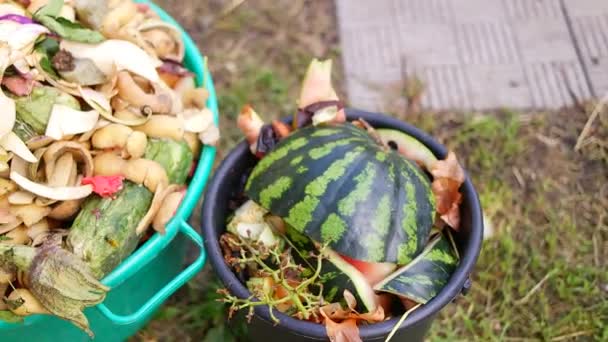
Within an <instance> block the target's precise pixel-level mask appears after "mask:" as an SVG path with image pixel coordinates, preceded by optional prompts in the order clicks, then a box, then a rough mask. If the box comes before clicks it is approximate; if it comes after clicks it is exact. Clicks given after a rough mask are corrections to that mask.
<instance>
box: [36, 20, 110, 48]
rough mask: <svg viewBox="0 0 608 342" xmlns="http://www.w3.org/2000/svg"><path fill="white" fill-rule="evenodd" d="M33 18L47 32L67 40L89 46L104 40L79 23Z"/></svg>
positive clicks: (98, 34) (99, 34)
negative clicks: (49, 31)
mask: <svg viewBox="0 0 608 342" xmlns="http://www.w3.org/2000/svg"><path fill="white" fill-rule="evenodd" d="M34 17H35V19H36V20H38V21H39V22H40V23H42V25H44V26H46V27H47V28H48V29H49V30H51V31H53V32H55V33H56V34H58V35H60V36H61V37H62V38H64V39H67V40H71V41H75V42H80V43H89V44H95V43H100V42H102V41H104V40H105V38H104V36H103V35H102V34H101V33H99V32H97V31H93V30H90V29H88V28H86V27H84V26H82V25H80V24H79V23H75V22H72V21H69V20H67V19H65V18H61V17H52V16H49V15H35V16H34Z"/></svg>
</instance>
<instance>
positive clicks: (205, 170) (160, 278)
mask: <svg viewBox="0 0 608 342" xmlns="http://www.w3.org/2000/svg"><path fill="white" fill-rule="evenodd" d="M137 2H141V3H146V4H149V5H150V6H151V8H152V9H154V10H155V11H156V12H157V13H158V14H159V15H160V16H161V18H162V19H163V20H165V21H167V22H170V23H172V24H175V25H177V26H179V25H178V24H177V22H176V21H175V20H174V19H173V18H171V17H170V16H169V15H168V14H167V13H165V12H164V11H163V10H162V9H160V8H159V7H158V6H156V5H154V4H152V3H150V2H149V1H146V0H141V1H137ZM179 27H180V28H181V26H179ZM182 35H183V39H184V43H185V47H186V57H185V64H186V67H187V68H188V69H190V70H191V71H193V72H194V73H195V74H196V78H197V83H198V85H204V86H205V87H206V88H207V90H208V91H209V99H208V100H207V106H208V107H209V109H210V110H211V111H212V112H213V116H214V121H215V123H216V124H217V123H218V120H219V117H218V108H217V98H216V95H215V89H214V87H213V81H212V79H211V75H210V74H209V73H208V70H207V69H206V68H205V65H204V62H203V58H202V56H201V54H200V53H199V51H198V48H197V47H196V44H195V43H194V42H193V41H192V39H191V38H190V36H188V34H187V33H186V32H185V31H184V30H183V28H182ZM215 152H216V151H215V148H214V147H210V146H204V147H203V149H202V151H201V155H200V158H199V161H198V166H197V169H196V172H195V173H194V176H193V178H192V180H191V182H190V185H189V187H188V190H187V192H186V196H185V197H184V200H183V201H182V204H181V206H180V208H179V209H178V211H177V213H176V215H175V217H174V218H173V219H172V220H171V221H170V222H169V224H168V226H167V232H166V233H165V234H164V235H161V234H158V233H157V234H154V236H152V238H150V239H149V240H148V241H147V242H146V243H145V244H143V245H142V246H141V247H140V248H139V249H138V250H137V251H136V252H135V253H134V254H133V255H131V256H130V257H129V258H128V259H127V260H125V261H124V262H123V263H122V264H121V265H120V266H119V267H117V268H116V269H115V270H114V271H113V272H112V273H111V274H109V275H108V276H107V277H105V278H104V279H103V280H102V282H103V283H104V284H105V285H107V286H109V287H110V288H111V291H110V292H109V294H108V296H107V298H106V300H105V301H104V302H103V303H102V304H100V305H98V306H96V307H92V308H88V309H87V310H85V314H86V316H87V318H88V319H89V323H90V324H91V330H92V331H93V332H94V333H95V339H94V341H95V342H97V341H100V342H105V341H108V342H117V341H124V340H126V339H128V338H129V337H131V336H133V335H134V334H135V333H137V331H138V330H140V329H141V328H142V327H143V326H144V325H145V324H146V323H147V322H148V321H149V320H150V319H151V318H152V316H153V314H154V313H155V312H156V311H157V310H158V308H159V307H160V306H161V305H162V304H163V303H164V302H165V301H166V300H167V299H168V298H169V297H170V296H171V295H172V294H173V293H175V291H177V290H178V289H179V288H180V287H182V286H183V285H184V284H185V283H187V282H188V281H189V280H190V279H192V277H194V275H196V273H198V272H199V271H200V270H201V269H202V267H203V266H204V264H205V261H206V256H207V255H206V253H205V249H204V247H203V240H202V238H201V236H200V234H199V233H197V232H196V231H195V230H194V229H193V228H192V227H190V226H189V225H188V223H187V221H188V218H189V217H190V215H191V213H192V210H194V207H195V206H196V204H197V201H198V199H199V197H200V196H201V193H202V192H203V189H204V188H205V184H206V183H207V179H208V178H209V174H210V173H211V169H212V167H213V161H214V159H215ZM189 244H194V245H195V246H197V248H198V249H199V250H200V254H199V256H198V257H197V258H196V260H195V261H194V262H193V263H192V264H190V265H189V266H187V267H186V268H185V269H184V268H183V267H184V258H185V255H186V250H187V248H188V245H189ZM90 340H91V339H90V338H89V336H88V335H86V334H85V333H84V332H82V331H81V330H79V329H78V328H76V327H74V326H73V325H72V324H71V323H68V322H66V321H63V320H61V319H59V318H56V317H52V316H48V315H35V316H30V317H27V318H26V319H25V321H24V322H23V323H20V324H9V323H4V322H0V341H2V342H13V341H18V342H23V341H36V342H45V341H49V342H51V341H53V342H56V341H69V342H73V341H74V342H75V341H90Z"/></svg>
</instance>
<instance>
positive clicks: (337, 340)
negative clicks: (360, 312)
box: [321, 310, 362, 342]
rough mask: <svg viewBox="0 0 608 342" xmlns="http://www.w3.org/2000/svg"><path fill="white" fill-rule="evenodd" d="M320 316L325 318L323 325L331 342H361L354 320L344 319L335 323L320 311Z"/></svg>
mask: <svg viewBox="0 0 608 342" xmlns="http://www.w3.org/2000/svg"><path fill="white" fill-rule="evenodd" d="M321 315H322V316H323V317H324V318H325V320H324V321H323V324H324V325H325V330H326V331H327V337H329V340H330V341H331V342H362V340H361V336H360V335H359V327H358V326H357V321H356V320H355V319H346V320H344V321H342V322H340V323H337V322H335V321H333V320H332V319H331V318H329V317H328V316H327V315H326V314H325V311H324V310H321Z"/></svg>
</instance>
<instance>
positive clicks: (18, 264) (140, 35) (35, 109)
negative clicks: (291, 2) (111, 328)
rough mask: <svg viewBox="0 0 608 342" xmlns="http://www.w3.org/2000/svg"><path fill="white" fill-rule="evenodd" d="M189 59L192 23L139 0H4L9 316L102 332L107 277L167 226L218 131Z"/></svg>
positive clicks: (3, 253)
mask: <svg viewBox="0 0 608 342" xmlns="http://www.w3.org/2000/svg"><path fill="white" fill-rule="evenodd" d="M184 56H185V47H184V42H183V41H182V35H181V31H180V29H179V28H177V27H174V26H173V25H171V24H167V23H166V22H164V21H162V20H161V19H160V17H159V16H158V15H157V14H156V13H155V12H154V11H153V10H152V9H150V8H149V7H148V6H145V5H141V4H136V3H135V2H133V1H130V0H129V1H118V0H75V1H69V2H64V1H63V0H49V1H31V2H30V1H23V2H5V3H3V4H2V5H1V6H0V81H1V82H0V84H1V88H0V111H2V113H1V117H2V120H0V321H6V322H11V323H13V322H20V321H22V319H23V317H25V316H29V315H33V314H51V315H55V316H57V317H60V318H63V319H66V320H68V321H70V322H72V323H73V324H75V325H76V326H78V327H79V328H81V329H82V330H84V331H85V332H87V333H88V334H89V335H91V336H93V332H92V331H91V330H90V329H89V323H88V320H87V318H86V317H85V315H84V314H83V313H82V311H83V310H84V308H86V307H89V306H94V305H97V304H99V303H101V302H102V301H103V300H104V298H105V296H106V293H107V292H108V291H109V290H110V289H109V288H107V287H106V286H104V285H102V284H101V282H100V280H101V279H103V278H104V277H105V276H106V275H107V274H108V273H109V272H111V271H112V270H114V269H115V268H116V267H117V266H118V265H119V264H120V263H121V262H122V261H123V260H124V259H125V258H126V257H128V256H129V255H131V254H132V253H133V252H134V251H135V250H136V249H137V247H138V246H139V245H140V244H141V243H142V242H143V241H145V240H146V239H147V238H148V237H149V236H150V234H152V232H150V231H151V230H153V231H154V232H159V233H161V234H163V233H164V232H165V226H166V224H167V223H168V222H169V220H170V219H171V218H172V217H173V215H174V214H175V212H176V210H177V208H178V206H179V205H180V203H181V200H182V198H183V196H184V193H185V191H184V189H185V186H186V184H187V182H188V180H189V178H190V177H191V176H192V175H191V169H192V168H193V165H195V162H196V159H197V157H198V155H199V154H200V149H201V148H202V145H215V144H216V143H217V141H218V140H219V130H218V127H217V126H216V125H215V123H214V122H213V114H212V113H211V111H210V110H209V109H208V108H206V102H207V98H208V95H209V94H208V92H207V90H206V89H205V88H204V87H198V86H197V85H196V81H195V75H194V74H193V73H192V72H190V71H188V70H187V69H186V68H185V67H184V65H183V62H184V61H183V60H184ZM205 67H206V66H205ZM150 228H152V229H150ZM59 270H61V272H59Z"/></svg>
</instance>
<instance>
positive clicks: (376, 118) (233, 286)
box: [201, 108, 483, 340]
mask: <svg viewBox="0 0 608 342" xmlns="http://www.w3.org/2000/svg"><path fill="white" fill-rule="evenodd" d="M346 115H347V118H348V120H354V119H358V118H363V119H365V120H366V121H368V122H370V124H372V125H374V126H377V127H382V128H392V129H397V130H399V131H402V132H404V133H407V134H409V135H411V136H413V137H414V138H416V139H418V140H419V141H420V142H422V143H423V144H424V145H425V146H427V147H428V148H429V149H430V150H431V151H432V152H433V153H434V154H435V155H436V156H437V157H439V158H444V157H445V156H446V155H447V152H448V151H447V149H446V147H445V146H443V145H442V144H440V143H439V142H438V141H437V140H435V139H434V138H433V137H431V136H430V135H428V134H427V133H425V132H423V131H422V130H420V129H419V128H417V127H414V126H413V125H410V124H408V123H406V122H403V121H400V120H398V119H395V118H393V117H390V116H388V115H386V114H382V113H374V112H368V111H362V110H358V109H353V108H347V109H346ZM289 120H290V119H286V120H285V121H289ZM247 154H250V152H249V146H248V144H247V142H246V141H244V140H243V141H241V143H239V144H238V145H237V146H236V147H235V148H234V149H233V150H231V151H230V153H229V154H228V155H227V156H226V158H225V159H224V160H223V162H222V163H221V164H220V166H219V167H218V168H217V169H216V171H215V174H214V176H213V178H212V179H211V181H210V182H209V184H208V187H207V191H206V193H205V197H204V202H203V211H202V215H201V225H202V229H203V235H204V236H205V247H206V249H207V253H208V260H209V261H210V262H211V264H212V266H213V269H214V271H215V273H216V274H217V275H218V276H219V278H220V279H221V281H222V283H223V284H224V286H226V288H227V289H228V290H229V291H230V292H231V293H232V294H234V295H236V296H237V297H239V298H248V297H250V296H251V294H250V292H249V290H248V289H247V287H246V286H245V285H244V284H242V283H241V281H240V280H239V279H238V278H237V277H236V275H235V274H234V272H233V271H232V270H231V269H230V268H229V267H228V265H226V263H225V262H224V259H223V256H222V252H221V249H220V246H219V236H218V234H217V232H216V229H215V228H216V227H215V225H214V223H213V222H214V221H215V216H216V215H218V213H217V212H216V210H215V209H214V208H215V205H216V203H217V196H218V194H219V193H221V192H222V191H226V189H220V188H219V185H220V183H222V181H221V179H222V178H223V177H226V176H227V175H231V177H235V175H234V173H235V170H234V165H235V163H236V162H237V161H238V160H240V159H241V158H245V156H247ZM238 175H239V173H238V171H237V177H238ZM465 177H466V178H465V182H464V183H463V186H462V187H461V191H462V193H463V204H462V207H465V206H468V207H469V208H470V215H471V224H470V225H471V226H470V232H469V235H468V236H467V237H466V239H465V240H466V246H465V247H464V249H463V250H462V254H461V259H460V263H459V265H458V267H457V269H456V270H455V271H454V273H453V274H452V276H451V278H450V280H449V282H448V284H447V285H446V286H444V288H443V289H442V290H441V291H440V292H439V293H438V294H437V295H436V296H435V297H434V298H433V299H431V300H430V301H429V302H428V303H427V304H425V305H422V306H421V307H420V308H418V309H417V310H415V311H413V312H412V313H411V314H410V315H409V316H408V318H407V319H406V320H405V321H404V322H403V323H402V324H401V326H400V327H399V328H398V330H399V331H400V330H403V329H406V328H412V327H414V326H416V325H418V324H420V323H422V322H424V321H426V320H429V319H431V320H432V319H433V318H434V317H435V315H436V314H437V313H438V312H439V311H440V310H441V309H442V308H443V307H444V306H446V305H447V304H448V303H450V302H451V301H452V300H454V299H455V298H456V297H457V296H458V295H459V294H460V293H462V292H463V288H464V287H466V283H467V280H468V279H469V276H470V274H471V272H472V270H473V268H474V266H475V264H476V262H477V258H478V256H479V253H480V251H481V244H482V240H483V219H482V211H481V205H480V202H479V197H478V195H477V192H476V190H475V187H474V186H473V183H472V181H471V179H470V177H469V175H468V173H467V172H466V170H465ZM465 203H466V205H465ZM222 228H223V229H224V230H225V227H222ZM220 231H222V229H220ZM254 311H255V314H256V316H257V317H258V318H260V319H262V320H264V321H266V322H269V323H270V322H272V320H271V318H270V312H269V309H268V307H267V306H257V307H255V309H254ZM273 314H274V315H275V316H276V317H277V318H278V319H279V321H280V322H279V323H278V324H277V325H276V327H277V328H279V329H286V330H289V331H291V332H292V333H294V334H297V335H299V336H305V337H309V338H311V339H321V340H325V339H327V333H326V330H325V327H324V326H323V325H321V324H317V323H312V322H307V321H303V320H299V319H296V318H293V317H290V316H287V315H285V314H283V313H281V312H276V310H275V312H273ZM400 318H401V317H393V318H392V319H390V320H387V321H383V322H380V323H375V324H369V325H362V326H359V332H360V336H361V338H362V339H364V340H365V339H374V338H380V337H384V336H387V335H388V334H389V333H390V331H391V330H393V329H394V327H395V325H396V324H398V322H399V320H400ZM272 324H274V323H272Z"/></svg>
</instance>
